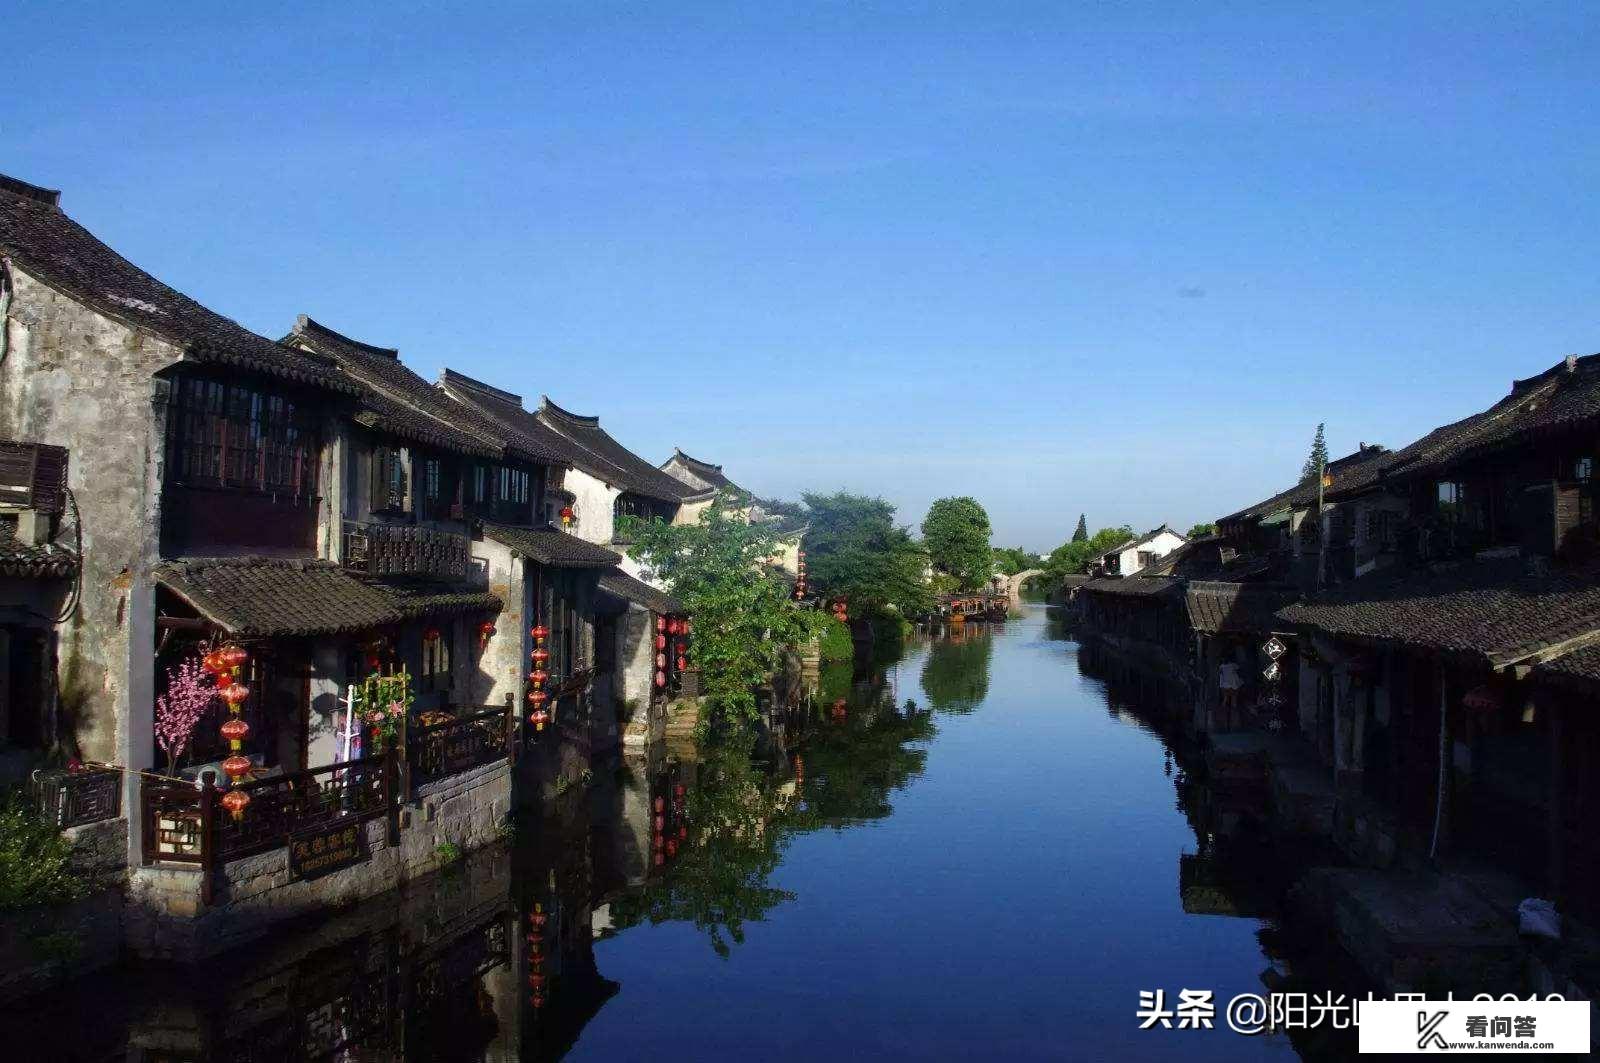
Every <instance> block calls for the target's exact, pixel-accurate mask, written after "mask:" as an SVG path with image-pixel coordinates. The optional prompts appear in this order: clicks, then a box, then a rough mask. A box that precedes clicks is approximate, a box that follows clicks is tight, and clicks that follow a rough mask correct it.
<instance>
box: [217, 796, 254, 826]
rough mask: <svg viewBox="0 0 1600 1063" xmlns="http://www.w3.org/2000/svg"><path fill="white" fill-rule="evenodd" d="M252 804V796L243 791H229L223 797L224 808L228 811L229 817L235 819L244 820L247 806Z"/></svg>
mask: <svg viewBox="0 0 1600 1063" xmlns="http://www.w3.org/2000/svg"><path fill="white" fill-rule="evenodd" d="M249 803H250V795H249V794H247V793H245V792H244V791H243V790H229V791H228V792H227V793H225V794H223V795H222V807H223V808H225V809H227V810H228V815H230V816H232V817H233V818H234V819H243V818H244V810H245V806H246V805H248V804H249Z"/></svg>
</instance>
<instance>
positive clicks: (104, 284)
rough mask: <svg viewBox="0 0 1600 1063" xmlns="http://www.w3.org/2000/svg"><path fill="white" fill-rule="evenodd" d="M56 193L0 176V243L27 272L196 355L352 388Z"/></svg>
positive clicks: (323, 363) (315, 358) (328, 365)
mask: <svg viewBox="0 0 1600 1063" xmlns="http://www.w3.org/2000/svg"><path fill="white" fill-rule="evenodd" d="M58 195H59V194H58V193H56V192H53V191H50V190H49V189H42V188H38V187H36V186H33V185H29V184H27V183H25V182H22V181H17V180H14V179H11V178H6V177H0V251H3V252H4V253H5V254H6V255H8V256H10V257H11V259H12V260H13V261H14V262H16V264H17V265H18V266H20V267H21V268H22V269H23V270H25V271H26V272H27V273H28V274H30V275H31V276H34V277H37V278H38V279H39V280H40V281H42V282H44V283H45V284H47V285H49V286H50V287H52V288H54V289H56V290H57V291H60V292H62V293H63V294H65V295H67V296H70V297H71V298H73V299H75V300H77V301H78V302H81V303H83V304H84V305H86V306H89V307H91V308H93V309H94V310H96V311H97V312H99V313H101V314H104V315H105V316H106V317H109V318H112V319H114V320H117V321H121V322H123V323H125V324H127V325H129V326H130V327H132V328H136V329H139V330H141V331H144V332H147V333H151V334H153V335H156V336H159V337H161V338H162V339H165V340H167V341H169V342H171V343H173V344H174V345H176V346H178V347H180V348H182V349H183V351H184V354H185V355H186V356H187V357H189V358H192V359H194V360H196V361H199V362H210V363H214V364H217V365H222V366H229V367H238V368H243V369H250V370H254V371H257V372H261V373H267V374H269V375H272V376H277V377H282V378H284V379H287V380H293V381H296V382H298V383H302V384H308V385H312V386H315V387H321V388H327V389H331V390H334V391H339V392H343V393H347V394H353V393H354V392H355V391H356V390H357V388H356V385H355V384H354V382H352V381H350V380H347V379H345V378H344V377H343V376H342V375H341V374H340V373H339V371H338V369H336V368H335V367H334V365H333V363H332V360H331V359H329V358H327V357H325V356H322V355H317V354H311V353H307V352H304V351H299V350H293V349H291V348H289V347H286V346H284V345H283V344H280V343H274V342H273V341H271V340H269V339H267V338H266V337H265V336H258V335H256V334H255V333H254V332H251V331H250V330H249V329H247V328H245V327H244V326H243V325H240V324H239V323H238V322H236V321H230V320H229V319H228V318H225V317H223V316H222V315H221V314H218V313H216V312H215V311H212V310H209V309H207V308H206V307H204V306H201V305H200V304H199V303H197V302H195V301H194V300H193V299H191V298H189V297H188V296H187V295H184V294H183V293H182V292H179V291H176V290H175V289H173V288H170V287H168V286H167V285H165V284H163V283H161V282H160V281H158V280H156V279H155V278H154V277H152V276H151V275H150V274H148V273H146V272H145V271H144V270H142V269H140V268H139V267H138V266H135V265H134V264H133V263H131V262H129V261H128V260H127V259H125V258H123V257H122V256H121V255H119V254H117V253H116V252H115V251H113V250H111V248H109V247H107V246H106V245H105V244H103V243H101V242H100V240H98V239H97V238H96V237H95V236H94V234H93V233H91V232H89V230H87V229H85V228H84V227H83V226H81V225H79V224H78V223H77V222H75V221H73V220H72V219H71V218H69V217H67V216H66V215H65V214H63V213H62V212H61V208H60V207H59V206H58V205H57V203H58Z"/></svg>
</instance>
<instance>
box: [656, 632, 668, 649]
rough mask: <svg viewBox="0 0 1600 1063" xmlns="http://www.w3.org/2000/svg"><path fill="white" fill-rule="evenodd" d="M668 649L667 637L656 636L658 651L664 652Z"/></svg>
mask: <svg viewBox="0 0 1600 1063" xmlns="http://www.w3.org/2000/svg"><path fill="white" fill-rule="evenodd" d="M666 648H667V636H665V635H657V636H656V649H658V650H664V649H666Z"/></svg>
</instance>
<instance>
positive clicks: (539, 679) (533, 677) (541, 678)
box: [528, 668, 550, 687]
mask: <svg viewBox="0 0 1600 1063" xmlns="http://www.w3.org/2000/svg"><path fill="white" fill-rule="evenodd" d="M549 679H550V673H549V672H546V671H544V670H543V669H539V668H535V669H534V670H533V671H531V672H529V673H528V682H530V683H532V684H533V685H534V686H536V687H542V686H544V685H545V683H547V682H548V681H549Z"/></svg>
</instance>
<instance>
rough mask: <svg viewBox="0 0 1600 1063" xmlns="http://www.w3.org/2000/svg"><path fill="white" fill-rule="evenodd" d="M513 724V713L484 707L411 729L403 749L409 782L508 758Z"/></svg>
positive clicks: (514, 730)
mask: <svg viewBox="0 0 1600 1063" xmlns="http://www.w3.org/2000/svg"><path fill="white" fill-rule="evenodd" d="M516 724H517V718H516V715H515V713H514V712H511V711H508V710H507V709H487V710H485V711H483V712H478V713H474V714H472V715H471V716H461V717H457V718H456V719H453V720H446V721H445V722H443V723H437V724H434V725H432V726H429V727H417V728H414V729H413V730H412V731H411V734H410V736H409V738H408V746H407V752H406V761H407V763H408V764H409V765H410V767H411V780H410V781H411V785H412V786H413V787H416V786H421V785H423V784H425V783H430V782H435V781H437V780H439V779H443V778H446V777H448V776H451V775H459V774H461V773H462V772H466V771H471V770H472V769H474V768H480V767H482V766H483V765H485V764H493V763H494V762H496V761H499V760H505V759H507V758H508V757H510V756H511V755H512V754H513V753H514V751H515V744H516V737H517V728H516Z"/></svg>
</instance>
